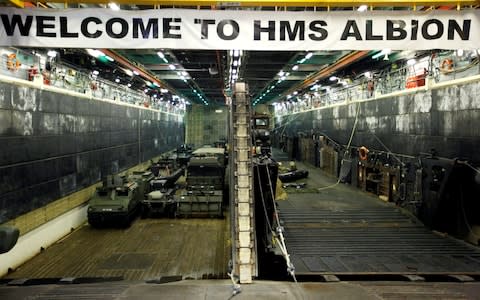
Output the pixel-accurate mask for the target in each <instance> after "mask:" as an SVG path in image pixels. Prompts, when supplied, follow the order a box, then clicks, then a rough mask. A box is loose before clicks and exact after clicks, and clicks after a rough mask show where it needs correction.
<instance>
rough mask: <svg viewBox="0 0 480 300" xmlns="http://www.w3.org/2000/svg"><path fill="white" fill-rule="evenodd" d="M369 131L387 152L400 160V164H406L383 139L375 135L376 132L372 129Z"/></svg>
mask: <svg viewBox="0 0 480 300" xmlns="http://www.w3.org/2000/svg"><path fill="white" fill-rule="evenodd" d="M368 131H369V132H370V133H371V134H372V135H373V137H374V138H375V139H376V140H377V141H378V142H379V143H380V145H382V147H383V148H385V149H386V150H387V154H390V155H392V156H393V157H394V158H395V159H396V160H398V162H399V163H400V165H401V166H402V167H403V166H405V164H404V163H403V161H402V160H401V159H400V158H398V156H397V155H395V153H393V152H392V151H391V150H390V149H389V148H388V147H387V146H386V145H385V144H384V143H382V141H381V140H380V139H379V138H378V136H377V135H375V133H373V131H372V130H370V129H369V130H368Z"/></svg>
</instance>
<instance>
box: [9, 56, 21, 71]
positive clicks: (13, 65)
mask: <svg viewBox="0 0 480 300" xmlns="http://www.w3.org/2000/svg"><path fill="white" fill-rule="evenodd" d="M21 65H22V64H21V63H20V61H19V60H18V59H17V55H16V54H15V53H11V54H9V55H8V56H7V69H9V70H10V71H17V70H18V69H19V68H20V66H21Z"/></svg>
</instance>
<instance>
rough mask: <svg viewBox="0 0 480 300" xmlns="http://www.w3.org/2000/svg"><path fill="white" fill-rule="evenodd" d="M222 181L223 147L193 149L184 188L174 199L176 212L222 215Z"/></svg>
mask: <svg viewBox="0 0 480 300" xmlns="http://www.w3.org/2000/svg"><path fill="white" fill-rule="evenodd" d="M224 182H225V155H224V149H223V148H212V147H204V148H200V149H198V150H196V151H195V152H194V153H193V157H192V158H191V159H190V162H189V163H188V166H187V179H186V183H187V185H186V189H185V190H183V191H182V192H181V193H180V196H179V197H178V199H177V202H178V204H177V215H179V216H207V217H222V216H223V195H224Z"/></svg>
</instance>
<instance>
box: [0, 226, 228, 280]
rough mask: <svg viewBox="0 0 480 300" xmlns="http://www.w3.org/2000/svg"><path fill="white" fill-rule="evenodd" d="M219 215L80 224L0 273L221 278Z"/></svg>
mask: <svg viewBox="0 0 480 300" xmlns="http://www.w3.org/2000/svg"><path fill="white" fill-rule="evenodd" d="M229 236H230V229H229V222H228V218H225V219H137V220H136V221H134V222H133V223H132V225H131V227H130V228H128V229H118V228H103V229H94V228H92V227H90V226H89V225H88V224H85V225H84V226H82V227H81V228H80V229H78V230H76V231H75V232H73V233H72V234H70V235H68V236H67V237H66V238H64V239H63V240H61V241H59V242H57V243H55V244H54V245H52V246H50V247H49V248H47V249H45V250H44V251H43V252H41V253H40V254H39V255H37V256H36V257H34V258H33V259H31V260H30V261H28V262H27V263H25V264H24V265H22V266H21V267H19V268H18V269H17V270H15V271H14V272H13V273H11V274H9V275H7V276H6V278H65V277H75V278H91V277H103V278H105V277H121V278H123V279H124V280H151V279H158V278H160V277H163V276H181V277H182V278H183V279H202V278H225V274H226V272H227V268H228V260H229V258H230V246H229V244H230V239H229Z"/></svg>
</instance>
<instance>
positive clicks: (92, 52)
mask: <svg viewBox="0 0 480 300" xmlns="http://www.w3.org/2000/svg"><path fill="white" fill-rule="evenodd" d="M85 51H87V53H88V54H89V55H91V56H93V57H99V56H102V55H104V54H103V52H102V51H100V50H97V49H85Z"/></svg>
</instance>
